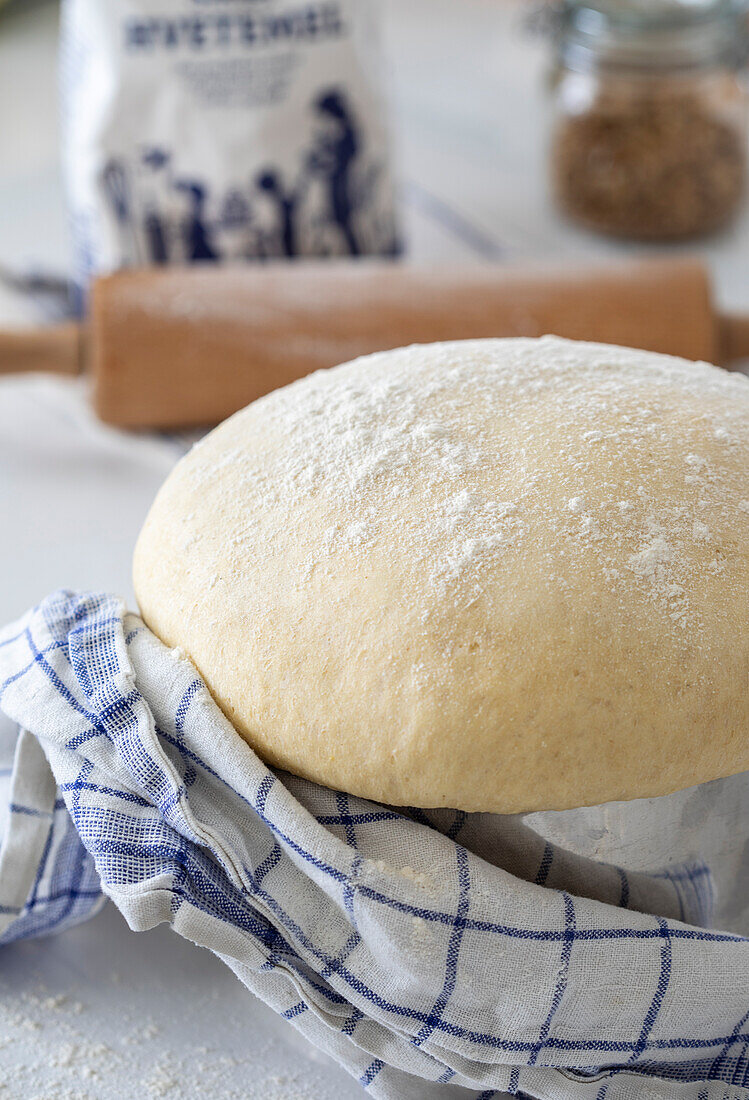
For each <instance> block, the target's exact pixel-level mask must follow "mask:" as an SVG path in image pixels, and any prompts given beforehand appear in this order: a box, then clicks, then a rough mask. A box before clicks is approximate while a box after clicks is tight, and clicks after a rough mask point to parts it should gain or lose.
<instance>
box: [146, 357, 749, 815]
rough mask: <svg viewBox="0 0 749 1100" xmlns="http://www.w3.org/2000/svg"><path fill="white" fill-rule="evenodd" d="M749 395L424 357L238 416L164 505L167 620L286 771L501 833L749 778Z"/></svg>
mask: <svg viewBox="0 0 749 1100" xmlns="http://www.w3.org/2000/svg"><path fill="white" fill-rule="evenodd" d="M748 472H749V380H747V379H746V378H744V377H741V376H738V375H731V374H729V373H727V372H724V371H721V370H719V369H717V368H715V367H711V366H708V365H706V364H697V363H692V362H687V361H685V360H680V359H673V358H670V357H667V356H662V355H655V354H650V353H647V352H642V351H632V350H629V349H623V348H616V347H608V346H605V345H597V344H584V343H576V342H570V341H565V340H559V339H556V338H553V337H544V338H543V339H539V340H533V339H513V340H476V341H468V342H461V343H449V344H434V345H424V346H416V347H410V348H403V349H400V350H397V351H389V352H384V353H381V354H377V355H371V356H367V357H366V358H362V359H358V360H356V361H355V362H353V363H348V364H345V365H344V366H341V367H337V368H335V369H334V370H329V371H323V372H319V373H317V374H315V375H312V376H310V377H308V378H306V379H303V380H302V381H300V382H296V383H295V384H294V385H291V386H289V387H287V388H286V389H282V390H278V391H276V392H274V393H271V394H270V395H268V396H267V397H264V398H262V399H261V400H260V401H257V402H255V404H253V405H251V406H249V407H248V408H246V409H244V410H243V411H242V412H239V413H237V414H236V415H235V416H233V417H231V419H229V420H227V421H226V422H225V423H224V424H222V425H221V426H220V427H218V428H217V429H216V430H215V431H213V432H212V433H211V434H210V435H208V436H207V437H206V438H205V439H204V440H203V441H202V442H201V443H199V444H198V445H197V446H196V447H195V448H194V449H193V450H192V451H191V452H190V453H189V454H188V455H187V456H186V457H185V458H184V459H183V460H182V461H181V462H180V463H179V464H178V465H177V467H176V468H175V470H174V472H173V473H172V474H171V475H170V477H169V478H168V479H167V481H166V483H165V485H164V486H163V488H162V489H161V491H160V493H159V495H158V497H157V499H156V502H155V503H154V505H153V508H152V509H151V512H150V515H149V516H148V519H147V521H146V524H145V526H144V528H143V531H142V533H141V535H140V539H139V542H138V546H137V550H136V554H135V589H136V593H137V597H138V602H139V604H140V608H141V613H142V615H143V617H144V619H145V621H146V622H147V623H148V625H149V626H150V627H151V629H152V630H153V631H155V633H156V634H157V635H158V636H159V637H160V638H161V639H162V640H163V641H164V642H166V644H167V645H170V646H179V647H181V648H182V649H183V650H184V651H185V652H186V653H187V654H188V655H189V656H190V658H191V659H192V661H193V662H194V664H195V665H196V667H197V668H198V670H199V671H200V673H201V675H202V676H203V677H204V679H205V681H206V683H207V685H208V687H209V689H210V691H211V692H212V694H213V696H214V698H215V699H216V701H217V702H218V704H219V705H220V707H221V708H222V709H223V711H224V712H225V714H226V715H227V717H228V718H229V719H230V721H231V722H232V723H233V724H234V726H235V727H236V729H237V730H238V732H239V733H240V734H241V735H242V736H243V737H244V738H245V739H246V740H247V741H248V742H249V743H250V744H251V745H252V747H253V748H254V749H255V750H256V751H257V752H258V753H259V755H260V756H261V757H263V759H265V760H266V761H268V762H269V763H270V764H272V765H277V766H279V767H282V768H286V769H288V770H289V771H292V772H295V773H297V774H299V775H303V776H307V777H308V778H310V779H313V780H316V781H317V782H319V783H323V784H325V785H327V786H330V787H334V788H340V789H342V790H344V791H348V792H351V793H353V794H358V795H363V796H366V797H368V798H372V799H376V800H377V801H382V802H386V803H391V804H395V805H413V806H423V807H435V806H450V807H453V808H459V809H463V810H485V811H492V812H497V813H511V812H516V811H530V810H541V809H555V808H557V809H563V808H567V807H572V806H581V805H586V804H593V803H602V802H607V801H611V800H615V799H629V798H638V797H645V796H655V795H661V794H665V793H667V792H671V791H674V790H676V789H678V788H682V787H686V786H690V785H692V784H695V783H699V782H702V781H704V780H709V779H713V778H717V777H719V776H725V775H728V774H731V773H734V772H739V771H743V770H744V769H748V768H749V477H748V476H747V475H748Z"/></svg>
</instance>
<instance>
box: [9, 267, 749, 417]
mask: <svg viewBox="0 0 749 1100" xmlns="http://www.w3.org/2000/svg"><path fill="white" fill-rule="evenodd" d="M542 333H556V334H557V335H560V336H568V337H572V338H577V339H585V340H600V341H603V342H606V343H611V344H626V345H631V346H633V347H641V348H648V349H651V350H653V351H661V352H669V353H671V354H673V355H681V356H684V357H686V358H689V359H706V360H708V361H711V362H721V363H725V364H729V363H730V362H731V360H734V359H738V358H741V357H743V356H749V315H748V316H747V317H736V316H728V315H722V314H719V313H717V312H716V311H715V310H714V307H713V304H712V298H711V292H710V283H709V278H708V275H707V272H706V270H705V268H704V267H703V266H702V265H701V264H700V263H698V262H696V261H685V260H683V259H679V260H646V261H642V260H641V261H637V262H631V263H625V264H622V263H618V264H616V265H615V266H613V265H608V266H600V265H599V266H595V267H593V268H591V267H582V268H578V267H572V268H571V267H566V268H561V267H556V268H550V267H547V266H545V267H544V268H543V269H541V268H536V269H528V268H525V269H519V268H513V267H490V266H487V267H479V268H473V269H468V270H460V269H457V270H453V269H452V268H448V267H443V268H440V269H433V270H430V269H424V270H422V269H418V268H413V267H408V266H400V265H394V264H392V263H387V262H370V261H354V262H351V261H349V262H344V263H341V262H309V263H298V264H280V263H279V264H267V265H266V264H264V265H257V266H246V267H241V268H240V267H235V268H228V267H224V268H221V267H215V266H204V267H185V268H178V267H174V268H154V269H149V270H131V271H123V272H119V273H117V274H115V275H109V276H106V277H104V278H101V279H99V280H98V281H97V282H95V283H94V286H93V289H92V294H91V313H90V318H89V320H88V323H87V324H86V325H85V326H83V327H81V328H78V327H76V326H74V325H64V326H61V327H59V328H52V329H48V330H43V331H40V332H38V333H34V332H20V331H19V332H16V333H5V334H0V372H2V373H7V372H10V371H19V370H47V371H55V372H56V373H62V374H74V373H78V372H80V371H82V370H86V371H90V372H91V374H92V375H93V380H94V387H93V389H94V404H95V407H96V410H97V412H98V413H99V415H100V416H101V418H102V419H103V420H105V421H108V422H109V423H111V424H118V425H121V426H124V427H132V428H147V427H150V428H156V427H159V428H167V427H168V428H177V427H186V426H191V425H202V424H211V423H215V422H217V421H219V420H222V419H223V418H224V417H226V416H228V415H229V414H230V413H232V412H234V411H235V410H236V409H238V408H241V407H242V406H243V405H246V404H247V403H248V402H250V401H253V400H254V399H255V398H257V397H260V396H261V395H262V394H264V393H267V392H268V391H269V390H272V389H275V388H276V387H278V386H283V385H285V384H286V383H288V382H291V381H293V380H294V379H296V378H299V377H301V376H302V375H305V374H308V373H309V372H310V371H313V370H317V369H318V368H320V367H330V366H333V365H334V364H336V363H340V362H343V361H345V360H347V359H351V358H353V357H354V356H357V355H361V354H363V353H365V352H370V351H377V350H380V349H384V348H391V347H397V346H399V345H401V344H411V343H422V342H428V341H432V340H456V339H463V338H467V337H479V336H519V335H527V336H537V335H540V334H542Z"/></svg>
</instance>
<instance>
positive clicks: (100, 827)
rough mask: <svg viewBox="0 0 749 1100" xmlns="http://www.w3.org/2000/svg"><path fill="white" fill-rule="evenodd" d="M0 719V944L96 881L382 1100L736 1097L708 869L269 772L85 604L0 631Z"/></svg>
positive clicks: (107, 603) (738, 941)
mask: <svg viewBox="0 0 749 1100" xmlns="http://www.w3.org/2000/svg"><path fill="white" fill-rule="evenodd" d="M0 709H2V710H3V711H4V712H5V714H6V715H7V716H8V718H10V719H11V720H12V722H13V723H15V724H16V725H17V727H18V728H19V730H20V732H18V734H17V735H16V734H14V736H13V742H14V745H13V760H12V763H9V764H8V767H4V766H3V761H2V759H1V758H0V798H2V799H4V802H3V806H4V807H5V812H4V814H2V813H0V830H1V835H2V847H1V848H0V943H2V942H9V941H11V940H14V939H18V938H20V937H24V936H32V935H39V934H41V933H46V932H50V931H54V930H56V929H60V928H63V927H65V926H66V925H68V924H71V923H73V922H75V921H80V920H82V919H84V918H86V917H87V916H89V915H91V914H92V913H93V912H94V911H95V910H96V909H97V908H98V907H99V905H100V904H101V903H102V900H103V897H104V895H106V896H108V897H109V898H111V899H112V900H113V901H114V903H115V904H116V905H117V907H118V908H119V909H120V910H121V911H122V913H123V914H124V915H125V917H126V919H127V921H128V923H129V924H130V926H131V927H132V928H133V929H136V930H144V929H148V928H152V927H153V926H154V925H156V924H158V923H160V922H162V921H168V922H169V923H170V924H171V925H172V927H173V928H174V930H175V931H177V932H178V933H179V934H180V935H182V936H184V937H186V938H187V939H188V940H192V941H193V942H194V943H196V944H199V945H201V946H203V947H207V948H209V949H210V950H212V951H214V952H215V953H216V954H217V955H218V956H219V957H220V958H221V959H223V960H224V961H225V962H226V963H227V965H228V966H230V967H231V968H232V970H233V971H234V972H235V973H236V974H237V976H238V977H239V978H240V979H241V981H242V982H244V984H245V985H246V986H247V987H248V988H249V989H250V990H252V992H253V993H255V994H256V995H257V996H259V997H261V998H262V999H263V1000H264V1001H266V1002H267V1003H268V1004H269V1005H271V1006H272V1007H273V1008H274V1009H275V1010H276V1011H277V1012H278V1013H280V1014H281V1015H282V1016H284V1017H285V1018H286V1019H288V1020H289V1021H291V1023H292V1024H293V1025H294V1026H295V1027H297V1028H299V1030H300V1031H302V1032H303V1033H304V1034H305V1035H306V1036H307V1037H308V1038H309V1039H311V1040H312V1041H313V1042H314V1043H316V1044H317V1045H318V1046H320V1047H321V1048H323V1049H324V1050H326V1051H327V1052H328V1053H330V1054H332V1055H333V1056H334V1057H335V1058H336V1059H338V1061H339V1062H340V1063H341V1064H342V1065H344V1066H345V1067H346V1068H347V1069H348V1070H349V1071H350V1072H351V1073H352V1074H354V1075H355V1076H356V1077H357V1078H358V1079H359V1081H360V1082H361V1084H362V1086H363V1087H364V1089H366V1090H368V1091H369V1092H370V1093H371V1094H372V1095H373V1096H375V1097H381V1098H385V1100H407V1098H408V1097H409V1096H412V1095H414V1094H415V1091H416V1087H417V1085H418V1088H419V1090H420V1094H423V1081H424V1080H426V1081H430V1082H434V1085H433V1095H434V1096H435V1097H440V1096H451V1095H454V1096H456V1097H458V1096H469V1097H474V1098H482V1100H488V1098H489V1097H493V1096H495V1095H497V1093H498V1092H499V1091H503V1090H504V1091H507V1092H510V1093H512V1094H515V1095H517V1096H525V1097H536V1098H539V1100H634V1098H635V1097H637V1098H640V1097H648V1098H649V1097H653V1098H656V1097H660V1098H672V1097H673V1098H678V1100H682V1098H684V1100H686V1098H689V1100H740V1098H741V1100H749V940H747V939H745V938H743V937H742V936H739V935H737V934H733V933H729V932H720V931H712V930H708V929H707V928H706V927H700V925H705V924H707V922H708V921H709V920H710V906H711V904H712V901H713V899H712V885H711V883H712V876H711V870H710V867H708V866H706V865H703V866H698V865H693V866H685V867H682V868H681V869H675V868H673V867H672V868H671V870H670V871H664V872H663V873H661V874H653V875H648V874H643V873H639V874H638V873H635V874H632V873H627V872H625V871H623V870H621V869H619V868H616V867H614V866H612V865H606V864H604V863H600V862H594V861H591V860H587V859H584V858H581V857H580V856H575V855H573V854H571V853H570V852H567V851H564V850H563V849H561V848H559V847H557V846H555V845H553V844H551V843H549V842H548V841H544V840H543V839H542V838H541V837H539V836H538V835H537V834H536V833H535V832H533V830H532V829H531V828H529V827H528V825H527V823H526V821H524V819H522V818H520V817H511V818H509V817H508V818H502V817H496V816H491V815H484V814H472V815H467V814H464V813H458V812H452V811H439V812H436V811H429V812H425V811H419V810H410V811H408V810H400V809H399V810H395V809H392V808H390V807H386V806H379V805H375V804H373V803H370V802H366V801H364V800H362V799H358V798H353V797H349V796H347V795H345V794H341V793H337V792H335V791H330V790H326V789H324V788H322V787H318V786H316V785H315V784H312V783H308V782H306V781H304V780H301V779H298V778H295V777H293V776H290V775H287V774H285V773H280V772H279V773H276V772H273V771H270V770H269V769H268V768H267V767H265V765H264V764H263V763H262V762H261V761H260V760H259V759H258V757H257V756H255V754H254V753H253V752H252V750H251V749H250V748H249V747H248V746H247V745H246V744H245V743H244V742H243V741H242V740H241V739H240V738H239V737H238V736H237V735H236V733H235V732H234V730H233V729H232V727H231V725H230V724H229V723H228V721H227V720H226V719H225V718H224V716H223V715H222V713H221V712H220V710H219V709H218V707H217V706H216V705H215V703H214V702H213V701H212V699H211V697H210V695H209V694H208V692H207V690H206V688H205V686H204V685H203V683H202V681H201V680H200V678H199V677H198V676H197V674H196V672H195V669H194V668H193V666H192V665H191V664H190V663H189V662H188V661H187V660H186V659H184V658H183V657H182V656H181V655H180V654H179V652H178V651H173V650H169V649H167V648H166V647H164V646H163V645H162V644H161V643H160V642H159V641H158V639H157V638H156V637H155V636H154V635H153V634H152V633H151V632H150V631H149V630H148V629H147V628H146V627H145V626H144V624H143V622H142V621H141V620H140V619H139V618H138V617H137V616H135V615H132V614H129V613H127V611H126V610H125V607H124V605H123V604H122V602H121V601H120V600H118V599H115V598H113V597H110V596H106V595H97V594H93V595H91V594H76V593H72V592H58V593H56V594H54V595H52V596H51V597H49V598H48V599H47V600H45V601H44V602H43V603H42V604H41V605H40V606H39V607H38V608H36V609H35V610H33V611H31V612H30V613H29V614H27V615H26V616H25V617H24V618H23V619H21V620H20V621H19V622H17V623H15V624H14V625H12V626H10V627H8V628H7V629H5V630H4V631H2V632H0ZM6 740H7V738H6ZM5 747H6V749H7V748H8V746H7V744H6V746H5ZM0 751H2V742H0ZM6 755H7V753H6ZM738 780H740V781H741V783H743V786H742V787H741V790H740V792H739V793H740V801H742V803H743V805H744V806H748V807H749V799H747V797H746V796H747V793H749V785H748V784H747V782H746V777H738ZM746 839H747V840H749V836H747V838H746ZM653 914H655V915H653ZM466 1090H467V1091H466ZM430 1094H431V1093H430Z"/></svg>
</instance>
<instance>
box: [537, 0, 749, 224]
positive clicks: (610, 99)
mask: <svg viewBox="0 0 749 1100" xmlns="http://www.w3.org/2000/svg"><path fill="white" fill-rule="evenodd" d="M747 18H748V16H747V10H746V6H745V4H744V3H739V2H738V0H691V2H690V0H588V2H584V0H583V2H581V0H564V2H563V3H562V5H561V8H560V9H559V11H558V17H557V23H556V46H557V56H556V66H555V77H554V95H555V101H556V109H555V121H554V127H553V132H552V148H551V175H552V186H553V190H554V193H555V196H556V200H557V202H558V204H559V206H560V207H561V209H562V210H563V211H564V212H565V213H566V214H568V215H569V216H570V217H572V218H573V219H575V220H576V221H578V222H581V223H583V224H584V225H586V226H588V227H590V228H592V229H595V230H598V231H600V232H604V233H610V234H614V235H616V236H620V237H631V238H638V239H642V240H677V239H681V238H685V237H693V236H698V235H701V234H705V233H709V232H712V231H713V230H717V229H719V228H721V227H723V226H725V225H726V224H727V223H728V222H729V221H730V220H731V218H732V217H733V216H734V214H735V213H736V212H737V210H738V208H739V207H740V205H741V202H742V199H743V197H744V192H745V188H746V176H747V166H746V160H747V155H746V146H747V89H746V85H745V82H744V79H743V69H744V65H745V61H746V57H747V43H748V41H749V26H748V24H747Z"/></svg>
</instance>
